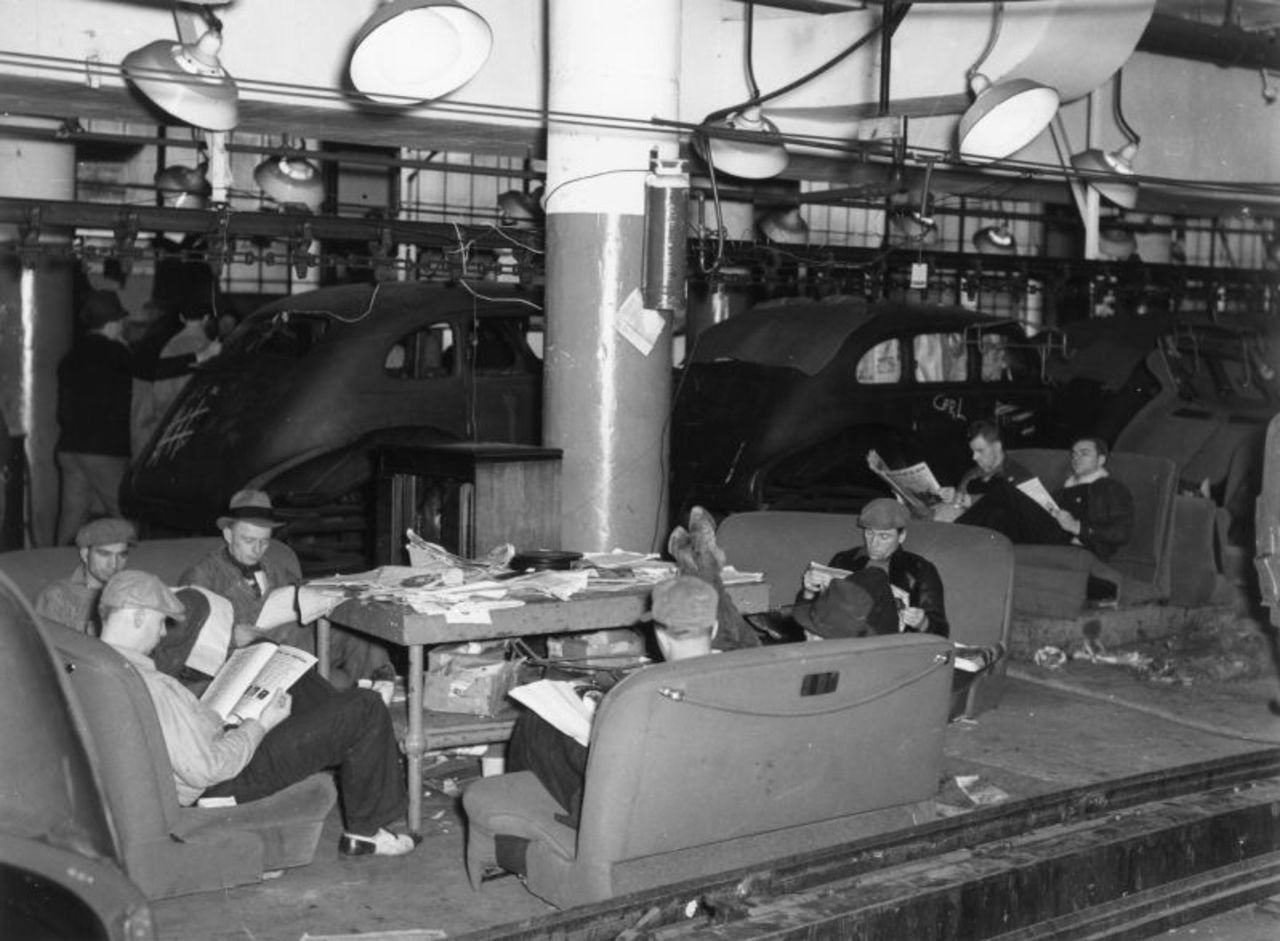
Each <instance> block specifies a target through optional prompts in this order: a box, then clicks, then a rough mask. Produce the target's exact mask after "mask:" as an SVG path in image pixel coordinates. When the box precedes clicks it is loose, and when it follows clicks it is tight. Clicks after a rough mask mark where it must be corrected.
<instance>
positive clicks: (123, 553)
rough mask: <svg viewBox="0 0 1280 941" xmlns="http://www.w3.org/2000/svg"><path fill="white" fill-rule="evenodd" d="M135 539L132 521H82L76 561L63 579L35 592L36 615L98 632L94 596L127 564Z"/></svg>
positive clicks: (114, 519)
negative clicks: (72, 569) (74, 566)
mask: <svg viewBox="0 0 1280 941" xmlns="http://www.w3.org/2000/svg"><path fill="white" fill-rule="evenodd" d="M137 542H138V534H137V531H136V530H135V529H134V527H133V524H132V523H130V522H129V521H128V520H123V519H119V518H117V517H112V516H108V517H103V518H102V519H96V520H94V521H92V522H90V523H85V524H84V525H83V526H81V527H80V528H79V529H78V530H77V531H76V550H77V551H78V552H79V553H80V564H79V565H77V566H76V569H75V571H74V572H72V573H71V574H70V575H68V576H67V577H66V578H60V579H58V580H57V581H55V582H50V583H49V584H48V585H45V586H44V588H42V589H40V594H38V595H36V600H35V609H36V614H41V615H44V616H45V617H46V618H48V619H49V620H51V621H55V622H56V623H58V624H61V625H63V626H65V627H69V628H71V629H72V630H76V631H80V632H81V633H82V634H92V635H94V636H95V637H96V636H97V635H98V631H99V629H100V628H101V627H102V624H101V622H100V621H99V620H98V599H99V597H100V596H101V595H102V586H103V585H105V584H106V583H107V582H108V581H109V580H110V579H111V576H112V575H114V574H116V572H119V571H120V570H121V569H123V568H124V567H125V566H126V565H128V564H129V550H130V549H131V548H132V547H133V546H134V545H136V544H137Z"/></svg>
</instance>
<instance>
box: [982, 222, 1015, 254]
mask: <svg viewBox="0 0 1280 941" xmlns="http://www.w3.org/2000/svg"><path fill="white" fill-rule="evenodd" d="M973 247H974V248H976V249H977V250H978V254H979V255H1016V254H1017V253H1018V241H1017V239H1015V238H1014V237H1013V233H1012V232H1011V231H1009V227H1008V226H1007V225H1005V224H1004V223H1003V222H1001V223H997V224H996V225H988V226H983V227H982V228H981V229H979V230H978V231H977V232H974V233H973Z"/></svg>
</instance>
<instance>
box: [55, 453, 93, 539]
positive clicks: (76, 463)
mask: <svg viewBox="0 0 1280 941" xmlns="http://www.w3.org/2000/svg"><path fill="white" fill-rule="evenodd" d="M80 457H81V456H80V455H79V454H69V453H67V452H66V451H59V452H58V470H59V471H61V472H62V502H61V504H60V507H59V510H58V535H57V538H56V540H55V541H56V542H57V544H58V545H60V546H66V545H70V544H71V541H72V540H73V539H75V536H76V530H78V529H79V528H80V527H81V526H83V525H84V524H85V523H86V522H87V521H88V519H89V503H90V500H91V499H92V496H91V493H92V491H91V488H90V485H89V477H88V475H87V474H86V473H85V471H84V467H83V466H82V465H81V463H80Z"/></svg>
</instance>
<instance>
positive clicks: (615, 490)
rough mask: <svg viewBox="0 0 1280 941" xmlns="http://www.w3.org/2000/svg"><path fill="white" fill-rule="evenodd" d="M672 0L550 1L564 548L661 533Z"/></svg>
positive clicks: (555, 376) (552, 224)
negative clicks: (654, 218) (661, 206)
mask: <svg viewBox="0 0 1280 941" xmlns="http://www.w3.org/2000/svg"><path fill="white" fill-rule="evenodd" d="M680 14H681V2H680V0H551V3H550V9H549V24H548V26H549V29H548V33H549V37H550V39H549V59H550V76H549V89H548V101H549V108H550V111H551V115H550V118H549V121H548V138H547V194H548V195H547V198H546V211H547V275H546V278H547V289H546V303H547V311H546V320H547V336H546V352H545V356H544V361H545V363H546V378H545V405H544V410H545V414H544V427H545V429H546V431H545V439H546V443H547V444H548V445H549V446H552V447H557V448H562V449H563V450H564V463H563V473H562V488H563V500H562V504H563V516H562V526H561V540H562V545H563V546H564V547H566V548H571V549H580V550H588V551H598V550H607V549H611V548H614V547H623V548H627V549H645V550H647V549H653V548H656V547H658V546H659V545H661V544H662V543H663V541H664V540H665V536H666V529H667V521H666V516H667V512H666V505H665V504H666V479H667V444H666V442H667V431H668V428H667V419H668V415H669V413H670V408H671V317H670V313H669V312H662V313H660V312H657V311H647V310H644V309H643V302H642V300H641V296H640V287H641V274H642V254H643V248H644V235H645V220H644V196H645V177H646V174H647V171H648V169H649V161H650V151H651V150H652V149H653V148H654V147H658V148H659V149H660V151H661V153H662V154H663V155H664V156H666V157H669V158H670V157H674V156H675V153H676V150H677V141H676V139H675V137H674V136H673V135H671V134H670V133H669V132H663V131H660V130H659V129H657V128H648V127H643V126H640V125H639V124H638V125H637V126H635V127H634V128H633V127H629V126H619V127H600V126H598V122H596V121H591V122H590V123H585V122H584V123H578V122H579V121H580V120H581V119H579V118H576V117H568V118H560V117H557V116H558V115H565V116H577V115H599V116H608V117H609V118H626V119H631V120H632V121H634V122H647V121H648V120H649V118H651V117H653V116H654V115H663V116H669V117H670V116H675V115H676V114H677V106H678V100H677V76H678V73H679V64H680Z"/></svg>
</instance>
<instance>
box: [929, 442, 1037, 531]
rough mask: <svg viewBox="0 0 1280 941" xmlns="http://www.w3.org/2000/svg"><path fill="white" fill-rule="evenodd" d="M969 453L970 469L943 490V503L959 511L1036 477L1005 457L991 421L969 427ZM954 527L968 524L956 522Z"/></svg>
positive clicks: (961, 519)
mask: <svg viewBox="0 0 1280 941" xmlns="http://www.w3.org/2000/svg"><path fill="white" fill-rule="evenodd" d="M969 451H970V453H971V454H972V455H973V467H971V468H969V469H968V470H967V471H965V472H964V474H963V475H962V476H961V477H960V482H959V483H957V484H956V485H955V486H954V487H943V488H942V499H943V501H944V502H945V503H950V504H953V505H954V506H955V507H956V508H957V509H958V510H968V509H969V508H971V507H972V506H974V504H976V503H977V502H978V501H979V500H980V499H981V498H982V497H983V496H984V495H986V494H987V493H990V492H991V491H992V490H1000V489H1003V488H1004V487H1005V486H1006V485H1008V484H1013V485H1014V486H1017V485H1018V484H1020V483H1022V482H1023V481H1027V480H1030V479H1031V478H1032V477H1034V476H1035V475H1034V474H1032V473H1031V471H1029V470H1027V469H1026V468H1025V467H1023V466H1022V465H1021V464H1019V463H1018V462H1017V461H1012V460H1010V459H1008V458H1007V457H1005V453H1004V441H1003V440H1002V439H1001V437H1000V426H999V425H997V424H996V423H995V422H993V421H976V422H974V423H973V424H971V425H970V426H969ZM955 522H957V523H964V522H967V520H965V519H963V518H960V519H955Z"/></svg>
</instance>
